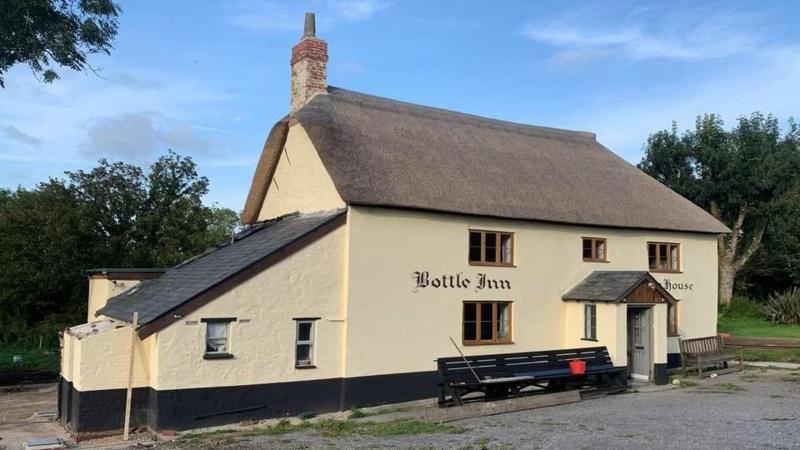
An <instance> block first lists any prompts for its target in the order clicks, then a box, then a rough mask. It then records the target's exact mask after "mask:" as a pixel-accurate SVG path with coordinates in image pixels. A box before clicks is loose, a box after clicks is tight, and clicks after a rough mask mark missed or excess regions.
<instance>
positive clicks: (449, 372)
mask: <svg viewBox="0 0 800 450" xmlns="http://www.w3.org/2000/svg"><path fill="white" fill-rule="evenodd" d="M574 359H581V360H583V361H585V362H586V372H585V373H584V374H583V375H573V374H572V373H571V372H570V369H569V362H570V361H571V360H574ZM436 362H437V366H438V369H439V376H440V378H441V380H440V383H439V386H440V388H441V393H440V395H439V406H448V405H453V404H458V405H463V404H464V402H465V401H467V400H480V399H497V398H505V397H515V396H519V395H524V394H525V393H522V392H521V391H522V390H523V389H525V388H528V387H531V386H535V387H538V388H541V389H540V390H542V391H558V390H563V389H569V388H572V389H589V390H594V391H602V392H621V391H624V390H626V389H627V388H628V384H627V380H626V379H625V375H626V370H625V368H624V367H614V365H613V364H612V362H611V357H610V356H609V354H608V350H607V349H606V348H605V347H589V348H575V349H564V350H548V351H539V352H526V353H504V354H496V355H480V356H468V357H466V358H464V357H448V358H439V359H437V360H436ZM471 393H482V394H483V396H472V397H470V398H469V399H465V398H464V396H466V395H468V394H471ZM526 393H528V392H526Z"/></svg>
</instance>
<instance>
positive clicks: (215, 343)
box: [200, 318, 236, 359]
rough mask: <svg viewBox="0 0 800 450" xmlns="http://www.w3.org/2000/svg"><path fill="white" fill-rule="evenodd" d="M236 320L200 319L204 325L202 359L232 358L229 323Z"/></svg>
mask: <svg viewBox="0 0 800 450" xmlns="http://www.w3.org/2000/svg"><path fill="white" fill-rule="evenodd" d="M235 320H236V319H233V318H230V319H201V320H200V321H201V322H203V323H205V324H206V339H205V344H206V346H205V348H206V350H205V353H204V354H203V358H204V359H225V358H232V357H233V355H231V353H230V352H231V349H230V323H231V322H234V321H235Z"/></svg>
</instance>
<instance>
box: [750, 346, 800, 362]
mask: <svg viewBox="0 0 800 450" xmlns="http://www.w3.org/2000/svg"><path fill="white" fill-rule="evenodd" d="M742 355H743V356H744V360H745V361H770V362H789V363H800V349H786V350H743V351H742Z"/></svg>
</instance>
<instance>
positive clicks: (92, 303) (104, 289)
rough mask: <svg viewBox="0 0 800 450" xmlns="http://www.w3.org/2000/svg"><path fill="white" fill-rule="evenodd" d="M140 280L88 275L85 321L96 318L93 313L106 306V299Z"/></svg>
mask: <svg viewBox="0 0 800 450" xmlns="http://www.w3.org/2000/svg"><path fill="white" fill-rule="evenodd" d="M140 281H141V280H109V279H108V278H106V277H105V276H98V275H94V276H91V277H89V307H88V313H87V315H86V322H87V323H88V322H92V321H95V320H97V319H98V317H97V316H95V313H96V312H97V310H98V309H100V308H102V307H103V306H106V303H107V302H108V299H109V298H111V297H113V296H115V295H117V294H121V293H122V292H124V291H127V290H128V289H130V288H132V287H134V286H136V285H137V284H139V282H140Z"/></svg>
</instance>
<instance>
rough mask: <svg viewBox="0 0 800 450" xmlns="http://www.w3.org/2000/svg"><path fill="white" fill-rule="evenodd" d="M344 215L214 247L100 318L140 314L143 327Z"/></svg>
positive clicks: (305, 219)
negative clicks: (136, 312)
mask: <svg viewBox="0 0 800 450" xmlns="http://www.w3.org/2000/svg"><path fill="white" fill-rule="evenodd" d="M342 214H344V210H335V211H325V212H317V213H308V214H292V215H288V216H284V217H281V218H278V219H275V220H271V221H267V222H263V223H260V224H257V225H255V226H253V227H251V228H250V229H248V230H246V231H244V232H242V233H240V234H239V235H237V236H236V237H235V238H234V239H233V242H232V243H231V241H227V242H226V243H224V244H222V245H220V246H217V247H213V248H211V249H209V250H207V251H206V252H205V253H202V254H200V255H198V256H196V257H194V258H192V259H189V260H187V261H185V262H183V263H181V264H179V265H177V266H175V267H173V268H171V269H168V270H167V272H166V273H165V274H164V275H162V276H161V277H160V278H156V279H152V280H145V281H142V282H141V283H139V284H138V285H136V286H134V287H133V288H131V289H129V290H127V291H125V292H123V293H121V294H119V295H117V296H114V297H112V298H111V299H109V300H108V303H107V304H106V306H104V307H103V308H101V309H100V310H99V311H98V312H97V314H98V315H104V316H108V317H112V318H114V319H120V320H126V321H132V320H133V312H134V311H138V312H139V323H140V324H142V325H145V324H147V323H149V322H152V321H153V320H155V319H157V318H159V317H161V316H162V315H164V314H166V313H168V312H170V311H171V310H173V309H175V308H177V307H178V306H180V305H182V304H184V303H186V302H188V301H189V300H191V299H192V298H194V297H195V296H197V295H199V294H202V293H203V292H205V291H207V290H208V289H211V288H212V287H214V286H216V285H217V284H219V283H221V282H222V281H224V280H226V279H228V278H230V277H231V276H233V275H236V274H237V273H239V272H241V271H243V270H245V269H247V268H248V267H250V266H252V265H253V264H255V263H257V262H258V261H260V260H262V259H264V258H266V257H267V256H270V255H271V254H273V253H275V252H276V251H278V250H280V249H282V248H284V247H286V246H287V245H289V244H291V243H292V242H294V241H296V240H298V239H300V238H302V237H304V236H306V235H308V234H309V233H311V232H312V231H314V230H316V229H317V228H319V227H321V226H322V225H324V224H326V223H328V222H330V221H331V220H333V219H335V218H337V217H339V216H341V215H342Z"/></svg>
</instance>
